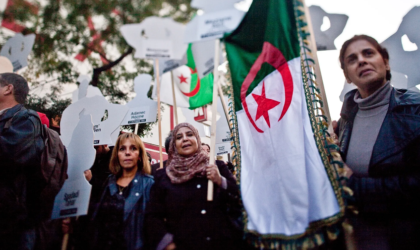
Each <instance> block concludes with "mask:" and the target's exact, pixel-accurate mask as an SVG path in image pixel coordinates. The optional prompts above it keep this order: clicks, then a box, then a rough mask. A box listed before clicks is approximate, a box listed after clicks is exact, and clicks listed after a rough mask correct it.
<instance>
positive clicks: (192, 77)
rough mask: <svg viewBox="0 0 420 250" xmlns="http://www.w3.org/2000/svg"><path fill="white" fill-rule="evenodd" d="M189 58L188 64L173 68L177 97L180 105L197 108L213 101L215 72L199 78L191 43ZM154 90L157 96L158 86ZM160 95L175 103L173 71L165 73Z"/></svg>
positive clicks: (177, 102)
mask: <svg viewBox="0 0 420 250" xmlns="http://www.w3.org/2000/svg"><path fill="white" fill-rule="evenodd" d="M187 59H188V63H187V65H183V66H181V67H178V68H176V69H174V70H172V75H173V81H174V86H175V98H176V104H177V106H178V107H184V108H190V109H195V108H198V107H201V106H204V105H206V104H209V103H211V102H212V101H213V74H212V73H210V74H208V75H206V76H205V77H203V78H202V79H200V78H198V74H197V72H196V70H195V63H194V58H193V55H192V52H191V45H190V46H189V48H188V51H187ZM153 91H154V94H153V96H156V88H153ZM160 95H161V101H162V102H164V103H167V104H170V105H173V97H172V96H173V95H172V80H171V73H165V74H163V76H162V80H161V87H160Z"/></svg>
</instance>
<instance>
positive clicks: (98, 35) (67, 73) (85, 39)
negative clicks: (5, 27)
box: [0, 0, 193, 113]
mask: <svg viewBox="0 0 420 250" xmlns="http://www.w3.org/2000/svg"><path fill="white" fill-rule="evenodd" d="M10 1H12V0H10ZM190 1H191V0H46V1H41V0H37V1H31V2H30V3H28V2H26V1H25V0H13V1H12V2H11V3H12V4H11V5H10V6H8V7H7V9H6V11H5V12H4V13H3V20H6V21H8V22H14V23H16V24H18V26H19V25H21V26H22V28H21V29H22V30H21V32H22V33H23V34H31V33H35V34H36V40H35V44H34V47H33V52H32V53H31V55H30V57H29V66H28V68H27V69H26V70H25V71H24V73H23V74H24V76H25V77H26V78H27V79H28V81H30V82H31V84H32V86H33V87H39V86H42V85H45V84H47V83H51V82H53V83H55V85H54V87H53V88H52V89H51V93H49V94H48V95H46V96H45V97H36V96H31V98H29V99H30V100H31V101H32V105H34V104H37V105H41V106H42V105H43V107H44V111H45V108H46V109H48V108H49V107H52V108H53V109H54V107H56V106H57V105H55V104H57V101H58V98H55V99H53V98H52V97H57V96H59V94H60V91H61V90H62V88H61V86H62V85H63V84H66V83H74V82H76V79H77V77H78V76H79V75H80V74H81V72H85V71H86V69H88V72H89V73H90V74H91V75H92V81H91V83H90V84H92V85H93V86H97V87H98V88H100V89H101V91H102V93H103V94H104V96H106V97H107V99H108V100H109V101H111V102H113V103H121V102H124V101H127V100H128V96H127V94H128V93H129V92H131V91H132V87H129V86H128V85H127V82H129V81H132V80H133V79H134V77H135V76H137V75H138V74H139V73H148V74H152V75H153V67H152V64H151V62H150V61H147V60H139V59H135V58H134V57H133V55H134V53H133V48H131V47H130V46H129V45H128V44H127V43H126V41H125V40H124V38H123V37H122V35H121V33H120V31H119V29H120V27H121V26H122V25H124V24H128V23H140V22H141V21H143V20H144V19H145V18H146V17H148V16H161V17H168V16H169V17H172V18H174V20H176V21H178V22H187V21H188V20H190V19H191V17H192V15H193V9H192V8H191V7H190ZM8 38H9V37H8V36H7V35H6V34H5V32H0V46H1V45H3V44H4V43H5V42H6V41H7V39H8ZM81 61H83V63H82V62H81ZM43 102H46V103H44V104H43ZM64 103H65V102H64ZM67 103H68V100H67ZM35 106H36V105H35ZM58 106H60V107H63V105H61V104H60V105H58ZM54 112H55V111H54ZM46 113H50V112H46Z"/></svg>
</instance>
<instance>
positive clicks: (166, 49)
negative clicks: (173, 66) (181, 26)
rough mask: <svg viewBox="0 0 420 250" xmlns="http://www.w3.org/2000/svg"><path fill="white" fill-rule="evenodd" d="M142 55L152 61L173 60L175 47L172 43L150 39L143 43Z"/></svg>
mask: <svg viewBox="0 0 420 250" xmlns="http://www.w3.org/2000/svg"><path fill="white" fill-rule="evenodd" d="M142 55H144V56H143V57H144V58H150V59H166V60H167V59H170V58H173V57H174V55H173V45H172V42H171V41H165V40H158V39H148V40H144V41H143V47H142Z"/></svg>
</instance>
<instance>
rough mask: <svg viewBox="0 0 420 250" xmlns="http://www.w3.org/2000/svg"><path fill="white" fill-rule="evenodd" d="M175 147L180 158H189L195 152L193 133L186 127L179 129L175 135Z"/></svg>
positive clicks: (195, 142)
mask: <svg viewBox="0 0 420 250" xmlns="http://www.w3.org/2000/svg"><path fill="white" fill-rule="evenodd" d="M175 147H176V151H177V152H178V154H179V155H182V156H190V155H193V154H194V153H195V152H197V149H198V144H197V138H196V137H195V135H194V133H193V131H192V130H191V129H189V128H187V127H182V128H180V129H179V130H178V132H177V133H176V135H175Z"/></svg>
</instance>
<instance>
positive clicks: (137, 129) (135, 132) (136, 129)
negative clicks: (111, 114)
mask: <svg viewBox="0 0 420 250" xmlns="http://www.w3.org/2000/svg"><path fill="white" fill-rule="evenodd" d="M138 131H139V124H138V123H136V126H135V127H134V134H136V135H137V132H138Z"/></svg>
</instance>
